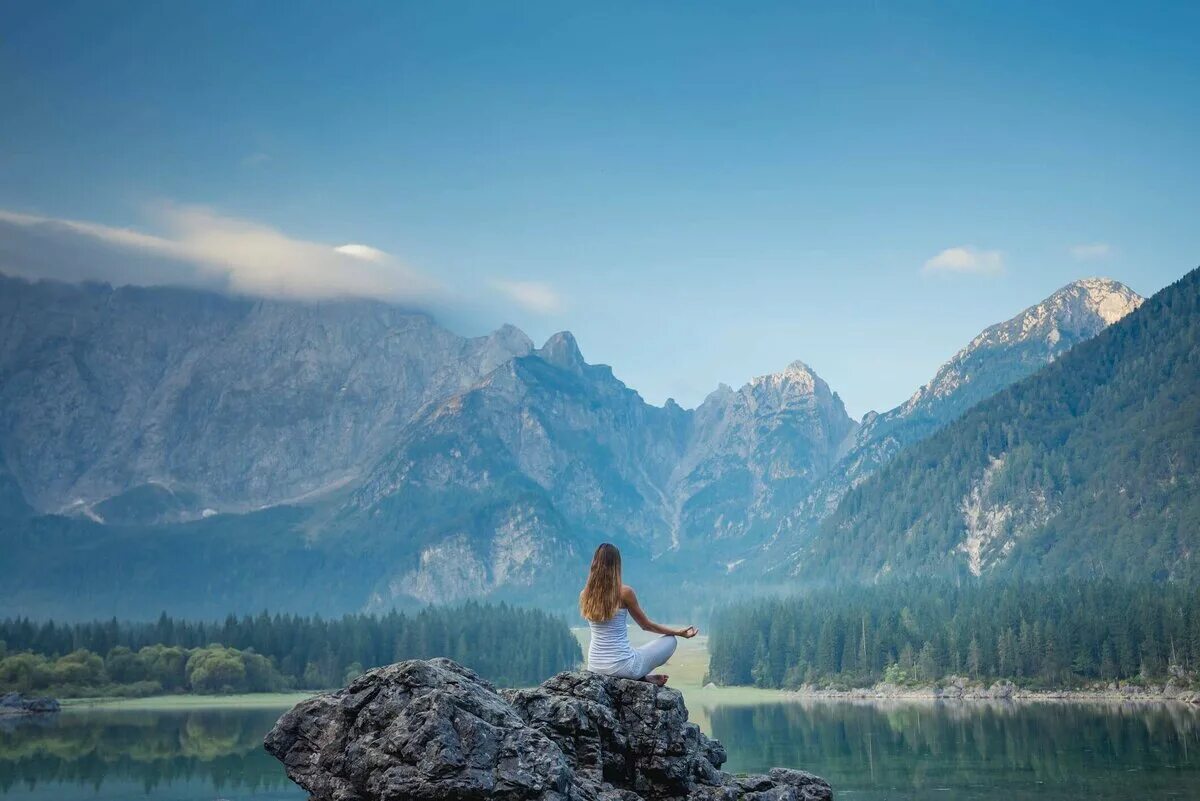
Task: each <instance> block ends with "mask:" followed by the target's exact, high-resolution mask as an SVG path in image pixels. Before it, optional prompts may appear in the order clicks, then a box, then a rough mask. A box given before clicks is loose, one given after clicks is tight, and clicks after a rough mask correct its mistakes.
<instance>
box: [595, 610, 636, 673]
mask: <svg viewBox="0 0 1200 801" xmlns="http://www.w3.org/2000/svg"><path fill="white" fill-rule="evenodd" d="M588 626H589V627H590V628H591V630H592V641H591V643H590V644H589V645H588V657H587V658H588V667H589V668H591V669H593V670H606V669H608V668H611V667H614V666H616V665H619V664H621V663H622V662H625V661H626V660H627V659H629V658H630V657H632V656H634V652H633V646H632V645H630V644H629V610H627V609H624V608H622V609H618V610H617V613H616V614H615V615H613V616H612V617H610V618H609V619H608V620H602V621H600V622H598V623H597V622H596V621H594V620H589V621H588Z"/></svg>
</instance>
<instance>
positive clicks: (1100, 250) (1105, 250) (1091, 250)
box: [1069, 242, 1113, 261]
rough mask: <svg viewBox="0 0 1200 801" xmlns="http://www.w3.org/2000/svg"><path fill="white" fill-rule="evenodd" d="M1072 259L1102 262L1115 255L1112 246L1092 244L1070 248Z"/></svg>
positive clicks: (1104, 243)
mask: <svg viewBox="0 0 1200 801" xmlns="http://www.w3.org/2000/svg"><path fill="white" fill-rule="evenodd" d="M1069 250H1070V253H1071V258H1073V259H1075V261H1100V260H1101V259H1107V258H1108V257H1109V256H1111V255H1112V254H1113V248H1112V245H1110V244H1108V243H1107V242H1091V243H1089V244H1083V245H1072V246H1071V247H1070V249H1069Z"/></svg>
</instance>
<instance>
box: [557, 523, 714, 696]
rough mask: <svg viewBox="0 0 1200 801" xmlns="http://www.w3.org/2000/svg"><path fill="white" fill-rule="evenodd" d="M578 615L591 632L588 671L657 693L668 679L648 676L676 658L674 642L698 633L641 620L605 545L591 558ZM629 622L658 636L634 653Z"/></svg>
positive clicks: (617, 561) (613, 549)
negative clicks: (644, 684)
mask: <svg viewBox="0 0 1200 801" xmlns="http://www.w3.org/2000/svg"><path fill="white" fill-rule="evenodd" d="M579 611H580V612H582V613H583V616H584V618H586V619H587V622H588V624H589V625H590V626H591V629H592V641H591V644H590V645H589V646H588V670H590V671H592V672H593V673H602V674H604V675H605V676H617V677H619V678H622V679H641V680H643V681H648V682H651V683H653V684H657V685H658V686H660V687H661V686H663V685H664V684H666V683H667V677H666V676H664V675H661V674H658V673H651V672H650V671H652V670H654V669H655V668H656V667H659V666H660V665H663V664H665V663H666V661H667V660H668V659H670V658H671V654H673V653H675V638H676V637H683V638H685V639H691V638H692V637H695V636H696V635H697V634H698V633H699V629H697V628H696V627H695V626H688V627H687V628H685V629H680V630H678V631H677V630H675V629H669V628H667V627H666V626H660V625H658V624H657V623H655V622H654V621H652V620H651V619H650V618H648V617H646V613H645V612H643V611H642V607H641V606H639V605H638V599H637V594H635V593H634V591H633V587H628V586H626V585H624V584H622V583H621V552H620V551H618V550H617V546H615V545H610V544H609V543H607V542H605V543H603V544H601V545H600V547H599V548H597V549H596V555H595V556H593V557H592V569H591V571H590V572H589V573H588V579H587V585H586V586H585V587H584V588H583V592H581V593H579ZM630 617H632V618H633V619H634V621H635V622H636V623H637V624H638V625H639V626H641V627H642V630H643V631H652V632H654V633H655V634H662V635H663V636H662V637H659V638H658V639H656V640H651V641H650V642H648V643H646V644H645V645H643V646H641V647H639V648H634V647H633V646H632V645H631V644H630V642H629V618H630Z"/></svg>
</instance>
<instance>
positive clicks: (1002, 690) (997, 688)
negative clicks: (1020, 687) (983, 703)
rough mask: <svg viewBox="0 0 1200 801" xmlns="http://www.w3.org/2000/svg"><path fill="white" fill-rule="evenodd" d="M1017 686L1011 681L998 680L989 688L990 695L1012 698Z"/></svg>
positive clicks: (992, 696)
mask: <svg viewBox="0 0 1200 801" xmlns="http://www.w3.org/2000/svg"><path fill="white" fill-rule="evenodd" d="M1016 690H1017V687H1016V685H1015V684H1013V683H1012V682H1011V681H998V682H996V683H995V684H993V685H992V686H991V688H989V689H988V696H989V697H991V698H1000V699H1004V698H1012V697H1013V694H1014V693H1015V692H1016Z"/></svg>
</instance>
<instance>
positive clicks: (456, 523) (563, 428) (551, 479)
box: [339, 332, 690, 605]
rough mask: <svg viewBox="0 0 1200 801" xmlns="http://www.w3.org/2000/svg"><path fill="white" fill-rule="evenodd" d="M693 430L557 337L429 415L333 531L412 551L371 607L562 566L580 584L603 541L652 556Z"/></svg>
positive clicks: (526, 577)
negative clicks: (342, 529)
mask: <svg viewBox="0 0 1200 801" xmlns="http://www.w3.org/2000/svg"><path fill="white" fill-rule="evenodd" d="M689 422H690V414H689V413H688V412H685V411H684V410H683V409H681V408H679V407H678V406H677V405H674V404H669V405H667V406H666V407H662V408H660V407H655V406H651V405H649V404H647V403H645V402H644V401H643V400H642V398H641V397H640V396H639V395H638V394H637V393H636V392H634V391H633V390H631V389H629V388H627V387H626V386H625V385H624V384H623V383H621V382H620V381H619V380H617V379H616V378H615V377H614V376H613V374H612V371H611V370H610V369H609V368H608V367H606V366H603V365H589V364H587V363H586V362H585V361H584V359H583V356H582V355H581V354H580V352H579V349H578V346H577V345H576V343H575V340H574V338H573V337H572V336H571V335H570V334H569V333H565V332H564V333H560V334H556V335H555V336H554V337H552V338H551V339H550V340H549V341H548V342H547V343H546V345H545V346H544V347H542V348H541V349H539V350H537V351H535V352H534V353H532V354H530V355H528V356H523V357H518V358H515V359H511V360H509V361H508V362H506V363H505V364H503V365H501V366H500V367H499V368H497V369H496V370H494V371H493V372H492V373H490V374H489V375H488V376H487V377H485V378H484V379H483V380H482V381H480V382H479V383H478V384H476V385H475V386H473V387H471V388H470V389H468V390H467V391H465V392H462V393H459V394H456V395H453V396H451V397H449V398H447V399H445V400H443V401H441V402H439V403H434V404H430V405H429V406H428V407H426V408H425V409H424V410H423V411H422V412H421V414H420V416H419V417H418V418H417V419H416V420H415V421H414V423H413V425H411V426H410V427H409V428H408V430H407V431H406V432H405V433H404V435H403V436H402V437H401V438H400V440H399V442H398V443H397V445H396V447H395V448H394V449H393V450H392V451H391V452H390V453H389V454H388V455H387V456H385V457H384V458H383V459H382V460H381V461H380V462H379V463H378V464H377V465H376V466H375V467H374V469H373V470H372V471H371V472H370V473H369V474H368V475H367V476H366V477H365V479H364V480H363V482H362V483H361V484H360V485H359V487H358V488H357V489H356V490H355V491H354V493H353V495H352V496H351V498H350V501H349V503H348V505H347V507H346V508H345V510H344V511H343V518H342V519H341V520H340V521H339V525H341V526H346V527H349V528H351V529H354V530H360V531H368V530H369V531H370V532H371V533H370V534H369V536H370V537H372V538H374V539H376V540H384V541H391V542H404V543H406V544H407V545H408V546H409V548H410V549H411V550H410V552H409V554H408V558H400V559H397V560H395V562H394V565H395V567H394V568H392V569H391V570H390V571H389V574H388V575H387V576H386V577H385V579H384V581H383V582H382V583H381V584H380V585H379V586H378V587H376V588H375V591H374V594H373V596H372V599H371V603H372V604H373V605H390V604H391V603H393V602H395V601H396V600H397V599H403V598H404V597H408V598H416V599H418V600H421V601H432V600H443V599H446V598H458V597H465V596H475V595H481V594H486V593H489V592H492V591H494V590H497V589H499V588H502V587H505V586H514V585H515V586H530V585H533V584H534V583H536V582H537V581H538V580H544V579H545V578H546V577H548V576H549V575H551V574H553V573H554V572H555V571H557V570H560V569H566V566H568V565H569V566H570V569H571V570H572V572H575V573H578V572H579V570H580V566H581V565H583V566H584V567H586V559H587V555H588V553H589V552H590V550H591V549H592V548H593V547H594V546H595V543H597V542H600V541H602V540H612V541H616V542H618V543H620V544H621V545H622V546H628V547H630V548H633V549H634V550H635V551H636V550H649V549H652V548H653V547H654V544H655V542H656V541H658V540H661V539H662V538H663V537H664V536H665V530H666V526H667V523H666V514H667V504H666V501H665V499H664V498H663V495H662V487H663V486H665V484H666V481H667V477H668V475H669V473H670V470H671V468H672V466H673V465H674V463H675V462H676V461H677V460H678V458H679V455H680V453H681V452H682V450H683V446H684V441H685V438H686V436H687V432H688V428H689Z"/></svg>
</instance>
